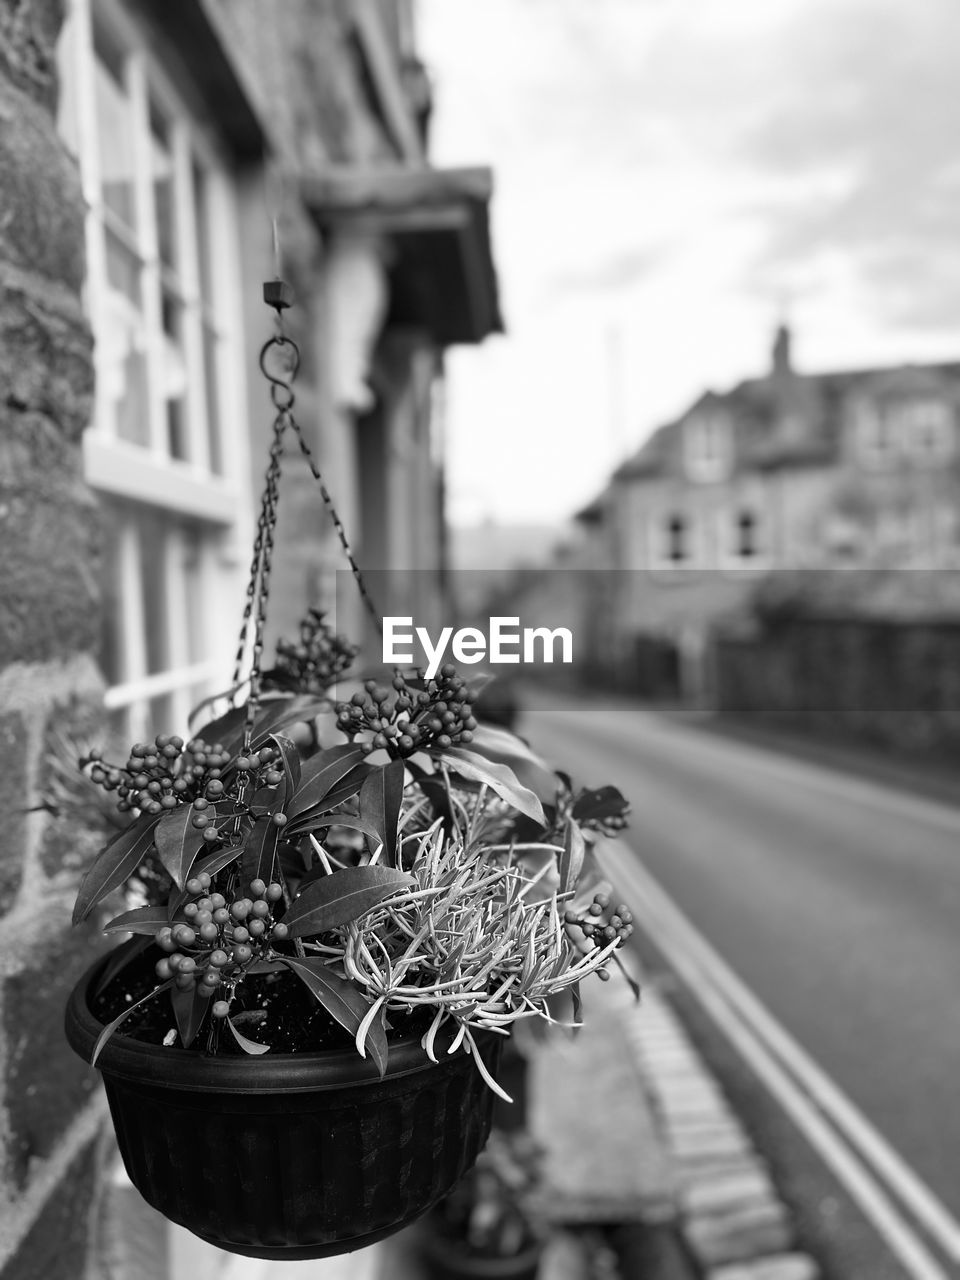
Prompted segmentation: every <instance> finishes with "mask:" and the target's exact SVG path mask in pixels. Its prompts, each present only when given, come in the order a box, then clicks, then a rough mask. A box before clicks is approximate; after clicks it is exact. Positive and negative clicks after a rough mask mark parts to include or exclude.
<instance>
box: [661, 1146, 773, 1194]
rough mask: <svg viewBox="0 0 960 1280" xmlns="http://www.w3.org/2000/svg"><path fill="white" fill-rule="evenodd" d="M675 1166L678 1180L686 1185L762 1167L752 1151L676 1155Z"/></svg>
mask: <svg viewBox="0 0 960 1280" xmlns="http://www.w3.org/2000/svg"><path fill="white" fill-rule="evenodd" d="M674 1167H675V1168H676V1171H677V1180H678V1181H679V1182H680V1183H681V1185H682V1186H684V1187H686V1186H689V1185H690V1183H691V1182H696V1181H703V1180H706V1179H709V1178H723V1177H733V1176H734V1175H736V1174H741V1173H749V1172H752V1171H753V1170H755V1169H757V1168H758V1167H760V1162H759V1160H758V1158H757V1156H756V1155H755V1154H754V1153H753V1152H752V1151H745V1152H743V1153H742V1154H740V1155H727V1156H699V1157H695V1158H693V1159H689V1158H684V1157H678V1156H676V1155H675V1156H674Z"/></svg>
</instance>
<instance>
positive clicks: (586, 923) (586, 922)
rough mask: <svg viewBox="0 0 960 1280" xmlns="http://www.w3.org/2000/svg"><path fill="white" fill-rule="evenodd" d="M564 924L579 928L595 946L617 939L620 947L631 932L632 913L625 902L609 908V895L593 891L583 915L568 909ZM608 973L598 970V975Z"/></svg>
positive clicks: (603, 976) (606, 975) (602, 976)
mask: <svg viewBox="0 0 960 1280" xmlns="http://www.w3.org/2000/svg"><path fill="white" fill-rule="evenodd" d="M563 918H564V921H565V922H566V924H568V925H570V926H572V927H574V928H577V929H580V931H581V932H582V933H583V936H584V937H585V938H587V939H588V940H589V941H590V943H591V944H592V945H593V946H595V947H604V946H606V945H607V943H609V942H613V940H614V939H617V946H618V947H622V946H623V944H624V943H625V942H626V940H627V938H629V937H630V935H631V933H633V913H632V912H631V910H630V908H629V907H628V906H627V904H626V903H625V902H621V903H619V904H618V905H617V906H616V907H614V908H613V910H612V911H611V910H610V897H609V894H606V893H595V894H594V895H593V901H592V902H591V903H590V905H589V906H588V907H587V910H586V912H585V913H584V914H583V915H578V914H577V912H576V911H573V910H570V911H567V913H566V914H565V915H564V917H563ZM609 976H610V975H609V974H608V973H606V972H605V971H604V970H600V977H601V978H603V979H606V978H608V977H609Z"/></svg>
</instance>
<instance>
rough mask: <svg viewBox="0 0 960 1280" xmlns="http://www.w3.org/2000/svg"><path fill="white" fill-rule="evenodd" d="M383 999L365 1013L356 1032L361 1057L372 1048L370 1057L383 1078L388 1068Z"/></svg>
mask: <svg viewBox="0 0 960 1280" xmlns="http://www.w3.org/2000/svg"><path fill="white" fill-rule="evenodd" d="M383 1001H384V997H383V996H380V997H379V998H378V999H377V1000H375V1001H374V1003H373V1004H372V1005H371V1006H370V1008H369V1009H368V1010H367V1012H366V1014H365V1015H364V1018H363V1021H362V1022H361V1023H360V1026H359V1027H358V1028H357V1034H356V1044H357V1052H358V1053H359V1054H360V1057H361V1058H365V1057H366V1056H367V1050H368V1049H369V1050H370V1057H371V1058H373V1060H374V1062H375V1063H376V1064H377V1070H378V1071H379V1072H380V1078H381V1079H382V1078H383V1074H384V1072H385V1071H386V1069H387V1028H386V1009H384V1007H383Z"/></svg>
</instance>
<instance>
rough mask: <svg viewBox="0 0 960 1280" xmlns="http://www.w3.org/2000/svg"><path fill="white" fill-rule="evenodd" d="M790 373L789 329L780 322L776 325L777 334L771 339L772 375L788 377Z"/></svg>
mask: <svg viewBox="0 0 960 1280" xmlns="http://www.w3.org/2000/svg"><path fill="white" fill-rule="evenodd" d="M792 373H793V366H792V365H791V363H790V330H789V329H788V328H787V326H786V325H785V324H781V325H778V326H777V334H776V337H775V338H774V340H773V376H774V377H775V378H777V379H780V378H788V377H789V376H790V375H791V374H792Z"/></svg>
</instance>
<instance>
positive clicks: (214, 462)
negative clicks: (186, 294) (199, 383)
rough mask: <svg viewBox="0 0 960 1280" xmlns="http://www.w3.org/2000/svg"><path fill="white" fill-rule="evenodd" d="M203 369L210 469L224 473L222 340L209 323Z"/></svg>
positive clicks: (204, 337)
mask: <svg viewBox="0 0 960 1280" xmlns="http://www.w3.org/2000/svg"><path fill="white" fill-rule="evenodd" d="M203 370H204V380H205V382H206V389H207V439H208V447H209V451H210V470H211V471H212V472H213V473H214V475H218V476H222V475H223V436H222V429H221V422H220V385H219V377H220V341H219V339H218V338H217V335H216V334H215V333H214V331H213V329H212V328H211V327H210V325H209V324H206V323H204V326H203Z"/></svg>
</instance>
